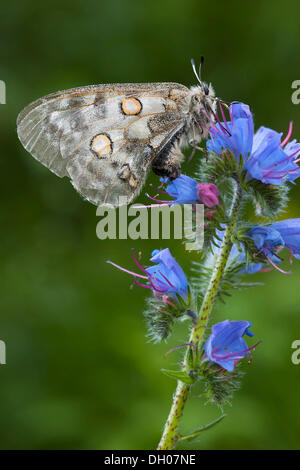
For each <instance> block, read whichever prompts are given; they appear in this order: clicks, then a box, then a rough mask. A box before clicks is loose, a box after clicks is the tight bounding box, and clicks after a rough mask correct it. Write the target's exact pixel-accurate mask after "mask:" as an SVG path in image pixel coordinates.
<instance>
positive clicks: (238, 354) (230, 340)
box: [204, 320, 261, 372]
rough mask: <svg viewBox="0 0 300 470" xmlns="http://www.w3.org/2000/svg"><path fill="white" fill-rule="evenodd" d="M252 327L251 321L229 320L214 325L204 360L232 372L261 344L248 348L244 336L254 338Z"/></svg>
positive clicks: (206, 345) (205, 347) (205, 348)
mask: <svg viewBox="0 0 300 470" xmlns="http://www.w3.org/2000/svg"><path fill="white" fill-rule="evenodd" d="M251 325H252V323H251V322H249V321H229V320H224V321H222V322H221V323H216V324H215V325H213V327H212V329H211V335H210V337H209V338H208V340H207V342H206V344H205V346H204V351H205V356H204V360H210V361H211V362H215V363H216V364H219V365H220V366H221V367H223V368H224V369H226V370H228V371H229V372H232V371H233V370H234V367H235V365H236V364H237V363H238V361H240V360H241V359H243V358H245V357H247V356H248V354H249V353H250V351H252V350H253V349H255V348H256V346H257V345H258V344H259V343H260V342H261V341H259V343H256V344H255V345H254V346H252V347H250V348H248V346H247V343H246V341H245V340H244V339H243V336H244V335H248V336H254V334H253V333H252V331H250V329H249V328H250V327H251Z"/></svg>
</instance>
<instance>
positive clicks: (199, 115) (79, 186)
mask: <svg viewBox="0 0 300 470" xmlns="http://www.w3.org/2000/svg"><path fill="white" fill-rule="evenodd" d="M201 63H202V61H201ZM192 65H193V69H194V72H195V74H196V76H197V79H198V81H199V85H197V86H193V87H191V88H190V89H189V88H187V87H186V86H184V85H181V84H179V83H168V82H166V83H146V84H141V83H136V84H135V83H126V84H104V85H90V86H83V87H79V88H72V89H70V90H63V91H58V92H56V93H52V94H50V95H47V96H44V97H43V98H40V99H38V100H36V101H34V102H33V103H31V104H29V105H28V106H27V107H26V108H25V109H23V110H22V111H21V112H20V114H19V116H18V119H17V132H18V137H19V139H20V141H21V143H22V144H23V146H24V147H25V149H26V150H27V151H28V152H29V153H31V155H32V156H33V157H34V158H35V159H36V160H38V161H40V162H41V163H42V164H43V165H44V166H46V167H47V168H49V169H50V170H51V171H52V172H53V173H55V174H56V175H57V176H60V177H64V176H67V177H68V178H70V180H71V183H72V185H73V186H74V188H75V189H76V190H77V191H78V192H79V193H80V194H81V195H82V196H83V197H84V198H85V199H87V200H88V201H90V202H91V203H94V204H96V205H103V204H104V205H105V204H110V205H112V206H113V207H117V206H119V205H122V204H124V202H123V201H126V203H127V204H129V203H130V202H132V201H133V200H134V199H135V198H136V197H137V195H138V194H139V192H140V191H141V188H142V187H143V185H144V182H145V179H146V176H147V173H148V171H149V170H150V168H152V170H153V171H154V173H156V174H157V175H159V176H161V177H168V178H169V179H170V180H173V179H175V178H177V177H178V176H179V175H180V171H181V170H180V163H181V161H182V160H183V158H184V155H183V153H182V149H183V148H184V147H185V146H187V145H193V146H194V147H195V146H196V145H197V144H198V143H199V142H200V141H201V140H202V139H203V138H206V137H207V136H208V132H209V129H210V127H211V125H212V123H214V122H215V100H216V98H215V93H214V90H213V87H212V85H211V84H210V85H207V84H206V83H204V82H202V81H201V79H200V76H201V68H200V72H199V74H197V72H196V69H195V64H194V63H193V62H192ZM200 67H201V66H200ZM120 201H121V203H120Z"/></svg>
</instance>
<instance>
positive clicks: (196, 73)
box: [191, 56, 202, 85]
mask: <svg viewBox="0 0 300 470" xmlns="http://www.w3.org/2000/svg"><path fill="white" fill-rule="evenodd" d="M201 57H202V56H201ZM191 64H192V67H193V72H194V74H195V76H196V78H197V80H198V82H199V83H200V85H202V83H201V79H200V77H199V74H198V72H197V69H196V65H195V61H194V59H191ZM200 64H201V63H200ZM200 71H201V69H200V68H199V72H200Z"/></svg>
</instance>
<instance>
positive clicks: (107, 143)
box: [90, 134, 112, 158]
mask: <svg viewBox="0 0 300 470" xmlns="http://www.w3.org/2000/svg"><path fill="white" fill-rule="evenodd" d="M90 147H91V150H92V152H93V153H94V155H96V157H99V158H107V157H108V156H109V155H111V153H112V141H111V139H110V137H109V136H108V135H107V134H97V135H95V136H94V137H93V138H92V140H91V144H90Z"/></svg>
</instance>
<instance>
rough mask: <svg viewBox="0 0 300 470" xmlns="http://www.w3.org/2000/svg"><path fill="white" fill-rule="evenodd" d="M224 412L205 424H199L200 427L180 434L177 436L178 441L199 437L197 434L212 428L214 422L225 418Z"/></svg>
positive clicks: (216, 422)
mask: <svg viewBox="0 0 300 470" xmlns="http://www.w3.org/2000/svg"><path fill="white" fill-rule="evenodd" d="M225 416H226V415H225V414H223V415H221V416H219V418H217V419H215V420H214V421H212V422H211V423H209V424H205V425H204V426H201V428H198V429H195V431H193V432H191V433H189V434H181V435H179V436H178V441H192V440H194V439H196V438H197V437H199V435H200V434H201V433H202V432H204V431H207V430H208V429H211V428H213V427H214V426H215V425H216V424H218V423H219V422H220V421H222V419H223V418H225Z"/></svg>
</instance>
